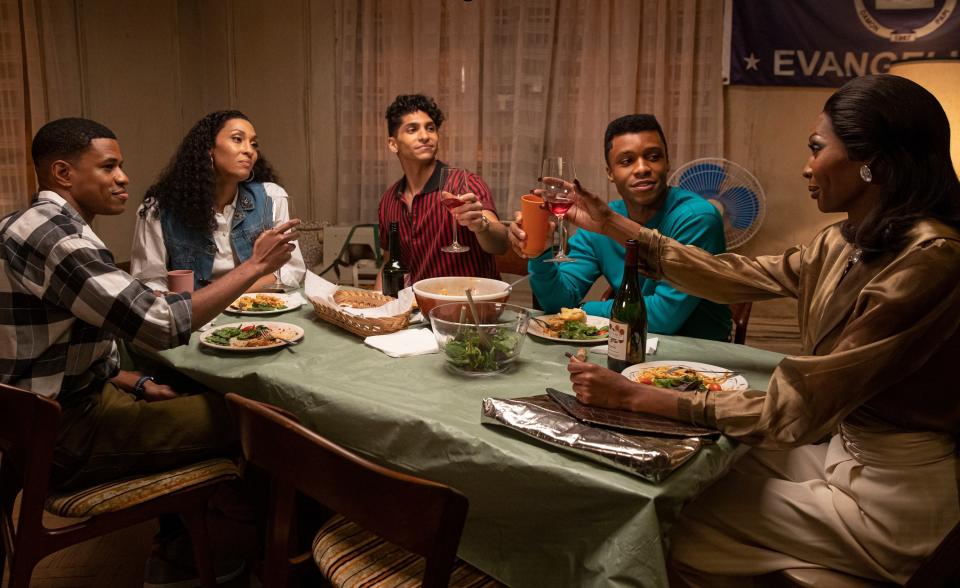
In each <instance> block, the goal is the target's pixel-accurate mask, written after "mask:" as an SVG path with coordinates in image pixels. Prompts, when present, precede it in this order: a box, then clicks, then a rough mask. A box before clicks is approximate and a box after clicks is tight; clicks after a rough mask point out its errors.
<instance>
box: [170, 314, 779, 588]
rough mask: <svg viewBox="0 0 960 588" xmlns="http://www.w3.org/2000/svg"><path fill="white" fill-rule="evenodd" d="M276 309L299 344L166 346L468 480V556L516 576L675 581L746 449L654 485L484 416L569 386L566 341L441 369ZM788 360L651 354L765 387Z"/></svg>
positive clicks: (552, 581)
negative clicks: (472, 371) (715, 368)
mask: <svg viewBox="0 0 960 588" xmlns="http://www.w3.org/2000/svg"><path fill="white" fill-rule="evenodd" d="M241 318H249V317H241ZM236 320H237V318H236V317H226V316H223V317H220V318H219V319H218V320H217V323H219V324H225V323H227V322H230V321H236ZM272 320H279V321H285V322H290V323H295V324H298V325H300V326H302V327H304V329H305V330H306V337H305V340H304V341H303V343H301V344H300V345H298V346H296V347H295V348H294V349H295V352H294V353H290V352H288V351H286V350H283V349H280V350H275V351H267V352H260V353H235V354H225V353H223V352H208V351H205V350H204V348H201V347H200V346H199V344H198V335H197V334H194V335H193V337H192V339H191V341H190V345H189V346H184V347H180V348H178V349H174V350H170V351H166V352H163V353H162V354H160V356H159V357H160V358H161V360H162V361H163V362H166V363H169V364H170V365H171V366H173V367H175V368H176V369H178V370H180V371H182V372H184V373H186V374H187V375H189V376H191V377H193V378H195V379H196V380H198V381H199V382H201V383H203V384H205V385H207V386H210V387H211V388H213V389H216V390H219V391H223V392H227V391H233V392H237V393H240V394H244V395H246V396H249V397H252V398H255V399H258V400H262V401H265V402H270V403H273V404H276V405H279V406H282V407H284V408H286V409H287V410H289V411H291V412H293V413H294V414H296V415H297V416H298V417H299V418H300V419H302V421H303V423H304V424H305V425H306V426H308V427H311V428H313V429H314V430H316V431H318V432H319V433H321V434H323V435H324V436H326V437H328V438H330V439H332V440H333V441H335V442H337V443H340V444H342V445H343V446H345V447H347V448H349V449H352V450H354V451H356V452H357V453H359V454H361V455H364V456H366V457H368V458H371V459H373V460H374V461H377V462H380V463H384V464H390V465H392V466H393V467H395V468H399V469H401V470H404V471H407V472H411V473H414V474H417V475H421V476H423V477H426V478H429V479H431V480H436V481H439V482H443V483H446V484H449V485H451V486H453V487H455V488H457V489H459V490H460V491H461V492H463V493H464V494H465V495H466V496H467V497H468V498H469V500H470V511H469V515H468V519H467V524H466V528H465V530H464V534H463V538H462V541H461V544H460V556H461V557H462V558H463V559H465V560H467V561H469V562H470V563H471V564H474V565H475V566H477V567H478V568H480V569H482V570H483V571H485V572H487V573H488V574H490V575H492V576H494V577H496V578H498V579H500V580H502V581H503V582H506V583H507V584H509V585H510V586H514V587H524V586H536V587H541V586H597V587H600V586H603V587H605V588H607V587H611V586H666V585H667V580H666V571H665V567H664V552H663V533H665V532H666V530H667V529H668V528H669V526H670V525H671V524H672V523H673V522H674V521H675V520H676V517H677V513H678V512H679V510H680V508H681V506H682V505H683V504H684V503H685V502H686V501H688V500H690V499H691V498H692V497H694V496H696V495H697V494H699V493H700V492H701V491H702V490H703V489H704V488H705V487H706V486H708V485H709V484H710V483H712V482H713V481H714V480H716V479H717V478H718V477H719V476H721V475H722V474H723V472H724V471H726V469H727V468H728V467H729V466H730V464H731V463H732V462H733V460H734V459H735V457H736V455H738V452H737V451H736V450H735V447H734V444H733V443H731V442H730V441H729V440H727V439H725V438H721V439H720V441H719V442H718V443H717V444H716V445H711V446H708V447H706V448H705V449H704V450H702V451H700V452H699V453H698V454H697V455H696V456H695V457H694V458H693V459H692V460H691V461H690V462H688V463H687V464H685V465H684V466H683V467H681V468H680V469H679V470H677V471H676V472H674V473H673V474H672V475H671V476H670V477H669V478H668V479H667V480H666V481H664V482H662V483H660V484H653V483H648V482H645V481H643V480H641V479H639V478H637V477H634V476H631V475H629V474H626V473H623V472H620V471H617V470H614V469H611V468H607V467H605V466H602V465H599V464H596V463H594V462H591V461H588V460H585V459H582V458H580V457H579V456H575V455H572V454H570V453H566V452H564V451H561V450H558V449H554V448H550V447H547V446H544V445H540V444H537V443H535V442H533V441H532V440H527V439H526V438H523V437H521V436H520V435H518V434H515V433H513V432H511V431H509V430H507V429H505V428H503V427H492V426H486V425H481V424H480V404H481V399H483V398H484V397H488V396H493V397H500V398H513V397H520V396H530V395H536V394H541V393H543V391H544V388H545V387H547V386H551V387H554V388H557V389H559V390H564V391H569V390H570V384H569V380H568V379H567V372H566V369H565V365H566V358H565V357H564V356H563V352H564V351H567V350H568V349H569V347H567V346H563V345H555V344H545V343H541V342H539V341H538V340H536V339H534V338H532V337H528V338H527V340H526V341H525V343H524V347H523V350H522V353H521V356H520V359H519V361H518V363H517V364H516V366H515V367H514V369H513V370H512V371H511V372H509V373H507V374H504V375H499V376H494V377H489V378H466V377H461V376H458V375H455V374H453V373H450V372H448V371H447V370H446V369H444V365H443V358H442V356H441V355H438V354H435V355H425V356H419V357H410V358H403V359H393V358H390V357H387V356H386V355H384V354H383V353H381V352H379V351H377V350H375V349H372V348H370V347H367V346H366V345H364V344H363V342H362V340H361V339H360V338H359V337H357V336H355V335H352V334H350V333H348V332H346V331H344V330H341V329H340V328H338V327H336V326H333V325H330V324H328V323H326V322H323V321H321V320H320V319H319V318H317V317H316V316H315V314H314V312H313V309H312V308H311V307H309V305H307V306H304V307H302V308H301V309H299V310H296V311H292V312H289V313H286V314H282V315H278V316H276V317H272ZM780 357H781V356H780V355H779V354H776V353H771V352H767V351H761V350H757V349H752V348H750V347H745V346H742V345H732V344H725V343H717V342H713V341H704V340H699V339H688V338H684V337H663V336H661V337H660V346H659V349H658V351H657V353H656V355H655V356H651V358H650V359H651V360H653V359H685V360H690V361H700V362H704V363H711V364H715V365H719V366H722V367H725V368H730V369H734V370H738V371H740V372H742V373H743V374H744V375H745V376H746V378H747V379H748V381H749V382H750V385H751V386H752V387H761V388H763V387H765V386H766V384H767V382H768V380H769V377H770V374H771V373H772V371H773V368H774V366H775V365H776V364H777V362H778V361H779V360H780ZM591 358H593V360H594V361H598V362H603V361H605V359H604V358H603V356H601V355H596V354H591ZM290 459H297V456H290ZM304 466H305V467H309V464H304Z"/></svg>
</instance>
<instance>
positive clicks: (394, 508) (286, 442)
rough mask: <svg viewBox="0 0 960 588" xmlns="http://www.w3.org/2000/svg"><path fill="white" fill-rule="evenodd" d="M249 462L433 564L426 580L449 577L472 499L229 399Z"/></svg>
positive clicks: (265, 408)
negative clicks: (362, 456)
mask: <svg viewBox="0 0 960 588" xmlns="http://www.w3.org/2000/svg"><path fill="white" fill-rule="evenodd" d="M227 398H228V400H229V401H230V402H231V403H232V404H233V406H234V407H235V408H236V410H235V412H236V415H237V419H238V423H239V429H240V439H241V443H242V446H243V453H244V456H245V457H246V458H247V460H248V461H249V462H250V463H252V464H255V465H257V466H259V467H261V468H263V469H264V470H266V471H267V472H268V473H269V474H270V476H271V477H272V478H274V479H276V480H279V481H281V482H282V483H284V484H289V485H291V486H294V487H296V488H297V489H298V490H300V491H301V492H303V493H304V494H306V495H307V496H310V497H311V498H313V499H314V500H317V501H318V502H320V503H322V504H324V505H325V506H327V507H328V508H330V509H332V510H334V511H336V512H338V513H339V514H341V515H343V516H344V517H346V518H347V519H349V520H351V521H353V522H354V523H356V524H358V525H360V526H361V527H363V528H365V529H366V530H367V531H370V532H372V533H375V534H376V535H378V536H380V537H381V538H382V539H384V540H386V541H389V542H390V543H394V544H396V545H398V546H400V547H402V548H404V549H406V550H408V551H410V552H412V553H415V554H417V555H420V556H422V557H425V558H426V560H427V568H426V573H425V576H424V577H425V578H427V577H428V576H439V577H442V578H443V579H444V581H445V580H446V579H447V578H449V574H450V570H451V569H452V566H453V563H454V559H455V557H456V552H457V546H458V545H459V541H460V534H461V533H462V531H463V524H464V521H465V519H466V513H467V499H466V497H464V496H463V495H462V494H460V493H459V492H457V491H456V490H454V489H453V488H450V487H449V486H444V485H442V484H437V483H434V482H431V481H429V480H424V479H422V478H416V477H414V476H409V475H406V474H403V473H399V472H395V471H392V470H389V469H387V468H384V467H381V466H379V465H377V464H375V463H373V462H370V461H368V460H366V459H363V458H361V457H359V456H357V455H355V454H353V453H351V452H349V451H347V450H345V449H343V448H341V447H340V446H338V445H336V444H334V443H333V442H331V441H329V440H327V439H325V438H324V437H322V436H320V435H317V434H316V433H314V432H312V431H310V430H308V429H306V428H305V427H303V426H301V425H299V424H298V423H296V422H293V421H292V420H291V419H290V418H288V417H286V416H284V415H281V414H279V413H277V412H275V411H274V410H272V409H271V408H270V407H268V406H267V405H264V404H261V403H259V402H256V401H253V400H249V399H246V398H243V397H241V396H237V395H235V394H228V395H227Z"/></svg>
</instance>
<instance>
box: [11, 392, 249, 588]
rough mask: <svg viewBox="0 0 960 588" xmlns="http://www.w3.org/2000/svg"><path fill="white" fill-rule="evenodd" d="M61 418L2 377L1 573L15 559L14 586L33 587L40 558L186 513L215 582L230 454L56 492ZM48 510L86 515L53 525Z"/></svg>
mask: <svg viewBox="0 0 960 588" xmlns="http://www.w3.org/2000/svg"><path fill="white" fill-rule="evenodd" d="M59 420H60V405H59V404H58V403H57V402H54V401H53V400H50V399H48V398H44V397H42V396H39V395H37V394H33V393H31V392H27V391H25V390H21V389H19V388H14V387H12V386H8V385H5V384H0V533H2V535H3V541H2V542H0V577H2V576H3V568H4V566H5V564H6V561H7V559H9V560H10V562H11V565H10V569H9V572H10V577H9V583H8V587H9V588H25V587H26V586H29V584H30V577H31V575H32V573H33V569H34V567H35V566H36V564H37V562H39V561H40V560H41V559H42V558H44V557H46V556H47V555H49V554H51V553H54V552H56V551H60V550H61V549H64V548H65V547H69V546H70V545H73V544H76V543H80V542H82V541H86V540H87V539H91V538H93V537H98V536H101V535H105V534H107V533H110V532H112V531H116V530H118V529H122V528H125V527H130V526H133V525H136V524H139V523H141V522H143V521H147V520H150V519H153V518H156V517H158V516H160V515H163V514H173V513H176V514H180V515H182V516H183V518H184V519H185V521H186V523H187V528H188V530H189V532H190V537H191V540H192V541H193V555H194V560H195V561H196V563H197V568H198V570H199V572H200V576H201V579H202V582H203V585H204V586H208V587H212V586H215V585H216V580H215V578H214V572H213V564H212V560H211V558H210V550H209V541H208V538H207V530H206V523H205V517H204V515H205V512H206V504H207V501H208V500H209V498H210V496H211V495H212V494H213V493H214V492H215V491H216V489H217V485H218V484H219V483H220V482H222V481H225V480H229V479H233V478H236V477H237V468H236V465H234V463H233V462H232V461H230V460H227V459H214V460H209V461H205V462H201V463H198V464H193V465H191V466H187V467H183V468H178V469H176V470H171V471H167V472H163V473H159V474H153V475H150V476H143V477H138V478H127V479H125V480H120V481H117V482H110V483H105V484H101V485H99V486H95V487H92V488H86V489H83V490H78V491H75V492H69V493H61V494H51V493H50V492H49V480H50V473H51V470H52V465H53V451H54V446H55V444H56V437H57V424H58V422H59ZM21 490H22V493H23V495H22V498H21V502H20V512H19V516H17V517H14V512H13V510H14V501H15V500H16V497H17V494H19V493H20V492H21ZM44 509H46V510H47V511H48V512H51V513H52V514H55V515H58V516H61V517H70V518H78V519H83V520H79V521H78V522H76V523H73V524H71V525H69V526H66V527H59V528H52V529H51V528H47V527H45V526H44V524H43V512H44Z"/></svg>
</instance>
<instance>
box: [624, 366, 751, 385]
mask: <svg viewBox="0 0 960 588" xmlns="http://www.w3.org/2000/svg"><path fill="white" fill-rule="evenodd" d="M662 366H670V367H674V366H676V367H685V368H689V369H692V370H696V371H698V372H705V373H704V375H705V376H711V377H718V376H722V375H723V372H733V371H735V370H731V369H727V368H723V367H719V366H715V365H710V364H708V363H699V362H696V361H683V360H679V359H678V360H663V361H647V362H644V363H638V364H634V365H632V366H630V367H628V368H627V369H625V370H623V372H621V373H622V374H623V375H625V376H626V377H628V378H630V379H631V380H633V381H636V380H635V379H634V376H636V375H637V374H639V373H640V372H642V371H644V370H648V369H651V368H656V367H662ZM749 386H750V385H749V384H748V383H747V379H746V378H744V377H743V376H741V375H740V374H737V375H734V376H732V377H730V378H727V380H726V381H724V382H723V383H722V384H720V387H721V388H722V389H724V390H746V389H747V388H748V387H749Z"/></svg>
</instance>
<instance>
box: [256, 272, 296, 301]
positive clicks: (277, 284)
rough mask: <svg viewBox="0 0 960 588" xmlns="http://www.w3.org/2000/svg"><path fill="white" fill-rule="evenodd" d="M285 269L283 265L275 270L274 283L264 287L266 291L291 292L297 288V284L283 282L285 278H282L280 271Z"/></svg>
mask: <svg viewBox="0 0 960 588" xmlns="http://www.w3.org/2000/svg"><path fill="white" fill-rule="evenodd" d="M282 270H283V266H281V267H278V268H277V271H275V272H273V283H272V284H267V285H266V286H264V287H263V288H262V290H263V291H264V292H275V293H279V294H283V293H286V292H291V291H293V290H296V286H288V285H287V284H284V283H283V280H281V279H280V272H281V271H282Z"/></svg>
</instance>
